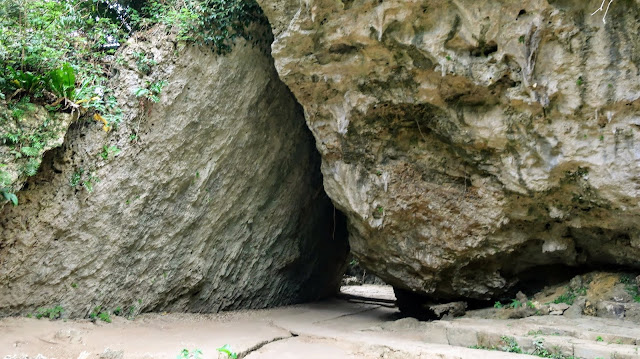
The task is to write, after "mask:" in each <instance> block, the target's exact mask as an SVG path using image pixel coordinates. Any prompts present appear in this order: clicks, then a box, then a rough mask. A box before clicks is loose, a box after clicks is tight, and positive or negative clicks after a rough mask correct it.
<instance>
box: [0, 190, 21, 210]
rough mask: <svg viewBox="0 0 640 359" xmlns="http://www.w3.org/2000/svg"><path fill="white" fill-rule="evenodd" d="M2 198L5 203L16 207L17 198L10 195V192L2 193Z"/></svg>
mask: <svg viewBox="0 0 640 359" xmlns="http://www.w3.org/2000/svg"><path fill="white" fill-rule="evenodd" d="M2 196H3V197H4V199H6V200H7V201H10V202H11V203H12V204H13V205H14V206H17V205H18V196H16V194H15V193H11V192H8V191H2Z"/></svg>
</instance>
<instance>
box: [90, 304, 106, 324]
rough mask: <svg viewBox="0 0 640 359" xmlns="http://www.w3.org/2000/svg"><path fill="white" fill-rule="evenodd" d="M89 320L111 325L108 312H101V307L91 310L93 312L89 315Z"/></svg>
mask: <svg viewBox="0 0 640 359" xmlns="http://www.w3.org/2000/svg"><path fill="white" fill-rule="evenodd" d="M89 319H91V320H93V321H95V320H98V319H99V320H102V321H103V322H107V323H111V315H110V314H109V311H108V310H102V306H101V305H99V306H97V307H95V308H93V310H92V311H91V313H90V314H89Z"/></svg>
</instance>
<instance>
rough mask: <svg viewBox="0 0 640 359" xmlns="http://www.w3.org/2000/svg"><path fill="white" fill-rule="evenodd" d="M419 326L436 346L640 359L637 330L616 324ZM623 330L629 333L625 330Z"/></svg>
mask: <svg viewBox="0 0 640 359" xmlns="http://www.w3.org/2000/svg"><path fill="white" fill-rule="evenodd" d="M542 318H544V319H542ZM412 320H413V319H403V320H400V321H396V322H395V323H394V324H391V326H394V325H395V326H397V327H402V326H403V325H402V324H401V322H402V321H412ZM399 322H400V323H399ZM621 324H624V325H621ZM420 327H421V329H422V330H423V332H425V333H428V335H424V336H422V339H423V340H425V342H428V343H434V344H435V343H437V344H448V345H453V346H459V347H467V348H469V347H472V348H485V349H495V350H511V351H521V352H523V353H534V354H542V353H543V352H546V353H548V354H562V355H564V356H566V357H572V356H573V357H576V358H585V359H597V358H616V359H621V358H622V359H631V358H640V347H639V346H638V345H639V344H640V341H639V339H638V338H640V335H639V333H638V331H639V330H638V328H636V327H635V326H629V327H627V326H626V323H624V322H623V323H620V321H618V320H604V321H603V320H602V319H600V320H599V321H593V318H589V319H586V320H584V321H582V320H569V319H564V323H563V324H559V323H558V321H557V320H555V319H550V318H549V317H540V318H536V319H534V320H530V319H529V318H525V319H518V320H491V319H488V320H485V319H459V320H452V321H435V322H421V323H420ZM390 329H393V328H392V327H390ZM624 329H626V332H622V330H624Z"/></svg>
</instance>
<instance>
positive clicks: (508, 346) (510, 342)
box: [500, 336, 522, 354]
mask: <svg viewBox="0 0 640 359" xmlns="http://www.w3.org/2000/svg"><path fill="white" fill-rule="evenodd" d="M500 339H502V342H504V344H505V345H504V346H503V347H502V351H503V352H508V353H520V354H521V353H522V349H520V346H519V345H518V342H517V341H516V339H515V338H513V337H508V336H502V337H501V338H500Z"/></svg>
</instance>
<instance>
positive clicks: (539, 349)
mask: <svg viewBox="0 0 640 359" xmlns="http://www.w3.org/2000/svg"><path fill="white" fill-rule="evenodd" d="M500 339H501V342H502V343H503V344H504V345H503V346H501V347H499V348H497V347H495V346H492V347H487V346H480V345H474V346H471V347H470V348H471V349H483V350H497V351H503V352H508V353H519V354H529V355H534V356H537V357H540V358H550V359H578V358H576V357H575V356H573V355H565V354H562V353H552V352H551V351H549V350H548V349H546V348H545V343H544V339H542V338H535V339H534V340H533V342H532V344H533V348H534V349H533V351H532V352H529V353H527V352H524V351H523V350H522V348H520V345H519V344H518V342H517V341H516V339H515V338H513V337H509V336H506V335H503V336H502V337H500Z"/></svg>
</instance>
